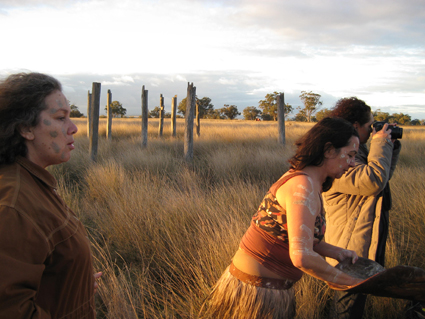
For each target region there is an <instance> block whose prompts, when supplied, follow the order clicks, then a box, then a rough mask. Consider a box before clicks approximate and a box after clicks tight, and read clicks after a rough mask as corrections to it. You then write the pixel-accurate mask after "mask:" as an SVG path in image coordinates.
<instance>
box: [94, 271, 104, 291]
mask: <svg viewBox="0 0 425 319" xmlns="http://www.w3.org/2000/svg"><path fill="white" fill-rule="evenodd" d="M102 275H103V273H102V272H97V273H95V274H94V275H93V277H94V293H96V292H97V287H99V285H98V283H97V282H96V279H98V278H100V277H101V276H102Z"/></svg>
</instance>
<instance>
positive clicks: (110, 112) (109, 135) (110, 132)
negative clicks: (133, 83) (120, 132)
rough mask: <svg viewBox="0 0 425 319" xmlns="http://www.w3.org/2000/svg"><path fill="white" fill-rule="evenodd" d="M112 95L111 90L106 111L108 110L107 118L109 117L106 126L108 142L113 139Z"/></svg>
mask: <svg viewBox="0 0 425 319" xmlns="http://www.w3.org/2000/svg"><path fill="white" fill-rule="evenodd" d="M111 103H112V93H111V90H108V95H107V99H106V110H107V116H108V123H107V125H106V138H107V139H108V140H111V139H112V131H111V129H112V106H111Z"/></svg>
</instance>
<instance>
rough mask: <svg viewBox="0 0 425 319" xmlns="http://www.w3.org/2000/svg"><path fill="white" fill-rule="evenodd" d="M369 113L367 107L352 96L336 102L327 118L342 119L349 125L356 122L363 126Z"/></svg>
mask: <svg viewBox="0 0 425 319" xmlns="http://www.w3.org/2000/svg"><path fill="white" fill-rule="evenodd" d="M371 112H372V110H371V108H370V106H369V105H367V104H366V103H365V102H364V101H362V100H359V99H358V98H356V97H354V96H353V97H346V98H343V99H340V100H338V101H337V102H336V104H335V106H334V108H333V109H332V112H331V113H330V115H329V116H330V117H340V118H343V119H344V120H347V121H348V122H350V123H351V124H354V123H355V122H358V123H359V124H360V125H364V124H365V123H367V122H369V120H370V113H371Z"/></svg>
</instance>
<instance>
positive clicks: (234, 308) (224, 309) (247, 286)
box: [199, 264, 295, 319]
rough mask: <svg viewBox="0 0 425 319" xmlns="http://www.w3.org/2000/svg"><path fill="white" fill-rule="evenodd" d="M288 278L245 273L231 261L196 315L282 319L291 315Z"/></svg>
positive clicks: (216, 318)
mask: <svg viewBox="0 0 425 319" xmlns="http://www.w3.org/2000/svg"><path fill="white" fill-rule="evenodd" d="M293 284H294V282H293V281H291V280H280V279H274V278H263V277H258V276H252V275H249V274H246V273H244V272H242V271H240V270H239V269H237V268H236V267H235V266H234V265H233V264H231V265H230V266H229V267H227V269H226V270H225V271H224V273H223V275H222V276H221V277H220V279H219V280H218V281H217V283H216V284H215V286H214V287H213V290H212V292H211V294H210V295H209V296H208V297H207V299H206V300H205V302H204V304H203V306H202V308H201V311H200V313H199V318H202V319H208V318H214V319H246V318H250V319H286V318H288V319H289V318H293V317H294V315H295V299H294V289H293V288H292V285H293Z"/></svg>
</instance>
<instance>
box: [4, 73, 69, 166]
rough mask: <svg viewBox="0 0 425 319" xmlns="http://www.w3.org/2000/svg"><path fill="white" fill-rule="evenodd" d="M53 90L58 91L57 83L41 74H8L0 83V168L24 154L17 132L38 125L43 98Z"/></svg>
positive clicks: (23, 147)
mask: <svg viewBox="0 0 425 319" xmlns="http://www.w3.org/2000/svg"><path fill="white" fill-rule="evenodd" d="M56 90H59V91H62V85H61V84H60V83H59V81H58V80H56V79H55V78H53V77H51V76H49V75H45V74H41V73H18V74H12V75H10V76H9V77H7V78H6V79H5V80H3V81H1V82H0V165H3V164H11V163H13V162H15V160H16V157H17V156H24V157H25V156H26V155H27V151H28V150H27V147H26V145H25V139H24V138H23V137H22V136H21V134H20V129H21V128H25V127H34V126H36V125H37V124H38V122H39V115H40V113H41V111H43V110H45V109H46V108H47V105H46V104H45V99H46V97H47V96H48V95H50V94H51V93H52V92H53V91H56Z"/></svg>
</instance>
